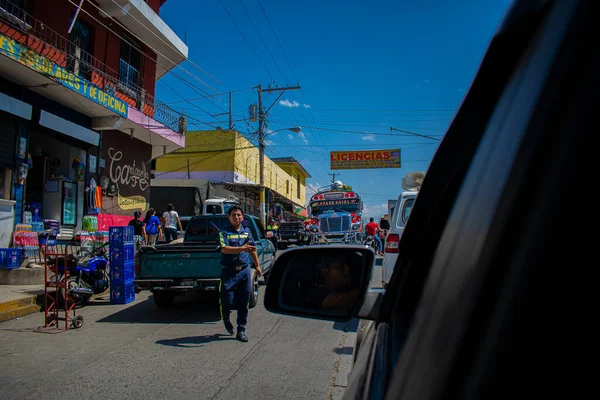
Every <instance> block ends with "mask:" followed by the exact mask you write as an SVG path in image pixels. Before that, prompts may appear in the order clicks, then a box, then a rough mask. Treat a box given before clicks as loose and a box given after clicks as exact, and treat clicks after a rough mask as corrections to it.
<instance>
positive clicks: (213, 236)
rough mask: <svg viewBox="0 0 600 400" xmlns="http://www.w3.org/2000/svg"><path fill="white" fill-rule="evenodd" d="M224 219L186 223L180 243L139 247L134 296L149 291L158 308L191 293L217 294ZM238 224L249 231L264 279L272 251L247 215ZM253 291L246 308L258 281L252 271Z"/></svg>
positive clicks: (255, 293) (216, 217)
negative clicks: (210, 292) (177, 297)
mask: <svg viewBox="0 0 600 400" xmlns="http://www.w3.org/2000/svg"><path fill="white" fill-rule="evenodd" d="M228 223H229V221H228V220H227V216H226V215H199V216H195V217H192V218H191V219H190V221H189V223H188V226H187V229H186V230H185V235H184V237H183V242H179V241H177V242H179V243H177V242H175V243H171V244H164V245H157V246H143V247H142V248H141V249H140V251H139V252H138V254H137V255H136V257H135V260H136V261H135V262H136V277H135V279H134V281H133V282H134V284H135V287H136V292H138V293H139V292H140V291H142V290H150V291H151V292H152V293H153V294H154V303H155V304H156V305H157V306H158V307H161V308H165V307H170V306H172V305H173V301H174V299H175V296H177V295H185V294H188V293H190V292H193V291H215V292H216V291H218V290H219V281H220V277H221V251H220V250H219V231H220V230H221V229H222V228H223V227H224V226H225V225H226V224H228ZM242 224H243V225H244V226H246V227H248V228H250V232H252V237H253V238H254V241H255V242H256V247H257V252H258V259H259V261H260V266H261V269H262V272H263V274H264V276H265V282H266V279H267V277H268V275H269V273H270V272H271V266H272V264H273V260H274V258H275V247H274V246H273V243H271V241H270V240H269V239H267V234H266V232H265V229H264V227H263V225H262V223H261V222H260V220H259V219H258V218H256V217H254V216H251V215H247V216H246V217H245V218H244V221H243V222H242ZM252 279H253V282H254V290H253V293H252V296H251V298H250V307H254V306H255V305H256V303H257V301H258V287H259V286H258V277H257V276H256V274H255V270H254V269H252Z"/></svg>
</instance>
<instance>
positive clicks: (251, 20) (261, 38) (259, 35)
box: [113, 0, 285, 81]
mask: <svg viewBox="0 0 600 400" xmlns="http://www.w3.org/2000/svg"><path fill="white" fill-rule="evenodd" d="M113 1H114V0H113ZM239 1H240V4H241V5H242V7H243V8H244V11H245V12H246V15H247V16H248V19H249V20H250V22H251V23H252V26H253V27H254V30H255V31H256V33H257V34H258V37H259V38H260V40H261V41H262V44H263V45H264V46H265V49H267V52H268V53H269V55H270V56H271V59H272V60H273V63H274V64H275V66H276V67H277V70H279V74H280V75H281V78H282V79H283V80H284V81H285V75H284V74H283V72H282V71H281V68H280V67H279V64H278V63H277V60H275V57H273V53H271V50H270V49H269V46H267V43H266V42H265V39H263V36H262V35H261V34H260V31H259V30H258V28H257V27H256V24H255V23H254V20H253V19H252V17H251V16H250V13H249V12H248V9H247V8H246V6H245V5H244V3H243V2H242V0H239Z"/></svg>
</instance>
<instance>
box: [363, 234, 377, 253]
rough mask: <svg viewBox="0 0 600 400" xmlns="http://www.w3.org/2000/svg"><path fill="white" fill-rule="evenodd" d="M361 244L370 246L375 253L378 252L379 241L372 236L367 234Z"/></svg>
mask: <svg viewBox="0 0 600 400" xmlns="http://www.w3.org/2000/svg"><path fill="white" fill-rule="evenodd" d="M363 244H364V245H365V246H367V247H372V248H373V251H374V252H375V254H378V253H379V243H377V241H376V240H375V237H374V236H372V235H368V236H367V238H366V239H365V241H364V242H363Z"/></svg>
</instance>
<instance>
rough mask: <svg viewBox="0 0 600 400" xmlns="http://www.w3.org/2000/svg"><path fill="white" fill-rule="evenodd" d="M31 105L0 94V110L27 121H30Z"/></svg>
mask: <svg viewBox="0 0 600 400" xmlns="http://www.w3.org/2000/svg"><path fill="white" fill-rule="evenodd" d="M31 109H32V107H31V105H29V104H27V103H25V102H23V101H21V100H19V99H15V98H14V97H10V96H7V95H5V94H4V93H0V110H2V111H6V112H7V113H9V114H13V115H16V116H17V117H21V118H24V119H27V120H30V119H31Z"/></svg>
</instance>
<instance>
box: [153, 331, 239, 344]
mask: <svg viewBox="0 0 600 400" xmlns="http://www.w3.org/2000/svg"><path fill="white" fill-rule="evenodd" d="M222 340H235V336H229V335H224V334H220V333H216V334H214V335H206V336H189V337H181V338H176V339H163V340H157V341H156V344H161V345H163V346H172V347H202V345H204V344H206V343H210V342H218V341H222Z"/></svg>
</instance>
